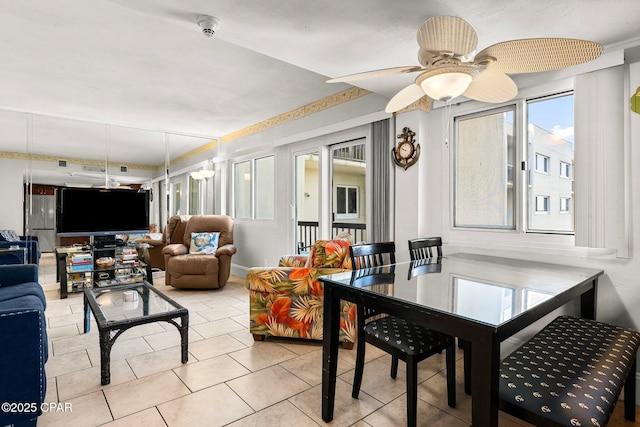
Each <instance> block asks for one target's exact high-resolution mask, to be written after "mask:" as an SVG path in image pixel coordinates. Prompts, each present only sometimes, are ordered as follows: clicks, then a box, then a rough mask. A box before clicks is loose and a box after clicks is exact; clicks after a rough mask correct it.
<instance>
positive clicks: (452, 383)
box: [446, 345, 456, 408]
mask: <svg viewBox="0 0 640 427" xmlns="http://www.w3.org/2000/svg"><path fill="white" fill-rule="evenodd" d="M446 365H447V404H448V405H449V406H450V407H452V408H455V407H456V348H455V346H454V345H451V346H449V347H447V350H446Z"/></svg>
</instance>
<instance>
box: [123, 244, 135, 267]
mask: <svg viewBox="0 0 640 427" xmlns="http://www.w3.org/2000/svg"><path fill="white" fill-rule="evenodd" d="M122 264H124V265H131V266H137V265H138V264H139V262H138V251H136V249H135V248H123V249H122Z"/></svg>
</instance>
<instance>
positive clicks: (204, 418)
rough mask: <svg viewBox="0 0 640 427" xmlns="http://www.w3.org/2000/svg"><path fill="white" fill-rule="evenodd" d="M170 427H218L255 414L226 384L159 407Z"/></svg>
mask: <svg viewBox="0 0 640 427" xmlns="http://www.w3.org/2000/svg"><path fill="white" fill-rule="evenodd" d="M158 410H159V411H160V413H161V414H162V418H164V420H165V421H166V423H167V425H168V426H169V427H182V426H184V427H200V426H202V427H216V426H224V425H226V424H228V423H230V422H233V421H235V420H238V419H240V418H242V417H245V416H247V415H249V414H251V413H253V410H252V409H251V408H250V407H249V406H248V405H247V404H246V403H245V402H243V400H242V399H241V398H239V397H238V396H237V395H236V394H235V393H234V392H233V391H231V389H229V387H227V386H226V385H225V384H219V385H216V386H213V387H209V388H206V389H204V390H200V391H197V392H195V393H191V394H189V395H188V396H184V397H181V398H178V399H174V400H172V401H170V402H167V403H164V404H162V405H159V406H158Z"/></svg>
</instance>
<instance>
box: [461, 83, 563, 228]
mask: <svg viewBox="0 0 640 427" xmlns="http://www.w3.org/2000/svg"><path fill="white" fill-rule="evenodd" d="M454 124H455V146H454V160H453V161H454V164H453V167H454V176H453V178H454V188H453V191H454V213H453V225H454V227H460V228H492V229H507V230H517V231H523V232H544V233H562V234H567V233H573V230H574V225H573V224H574V221H573V215H572V213H573V208H572V203H573V197H574V194H573V173H572V168H573V164H574V156H573V152H574V147H573V130H574V123H573V94H571V93H569V94H567V93H564V94H560V95H555V96H549V97H544V98H537V99H535V100H523V101H519V102H518V103H515V104H514V105H510V106H505V107H501V108H497V109H495V108H494V109H491V110H487V111H483V112H480V113H474V114H469V115H464V116H459V117H456V118H455V121H454ZM514 166H515V167H514ZM556 203H557V204H556ZM541 214H542V215H541ZM567 214H570V215H567Z"/></svg>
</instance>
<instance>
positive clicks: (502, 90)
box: [462, 68, 518, 103]
mask: <svg viewBox="0 0 640 427" xmlns="http://www.w3.org/2000/svg"><path fill="white" fill-rule="evenodd" d="M517 94H518V86H516V84H515V82H514V81H513V80H512V79H511V77H509V76H507V75H506V74H504V73H501V72H500V71H496V70H494V69H493V68H487V69H486V70H484V71H483V72H481V73H480V74H479V75H478V77H476V78H475V79H473V81H472V82H471V84H470V85H469V87H468V88H467V90H466V91H464V93H463V94H462V95H463V96H466V97H467V98H471V99H475V100H477V101H482V102H491V103H498V102H506V101H508V100H510V99H513V98H514V97H515V96H516V95H517Z"/></svg>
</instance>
